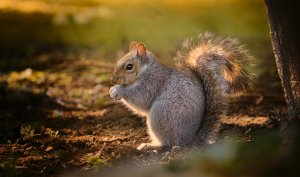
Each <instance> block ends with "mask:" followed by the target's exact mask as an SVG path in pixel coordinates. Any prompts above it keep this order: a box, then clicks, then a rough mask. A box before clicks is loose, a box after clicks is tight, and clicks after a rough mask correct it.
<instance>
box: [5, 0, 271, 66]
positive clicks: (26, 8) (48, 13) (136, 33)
mask: <svg viewBox="0 0 300 177" xmlns="http://www.w3.org/2000/svg"><path fill="white" fill-rule="evenodd" d="M0 24H1V26H0V57H1V58H2V59H8V58H20V57H21V58H22V57H32V56H35V55H38V54H42V53H48V52H53V51H57V50H59V51H62V52H64V53H66V54H69V55H78V56H79V55H80V56H81V57H85V58H89V59H101V60H105V61H108V62H111V61H112V60H114V59H115V57H116V56H117V55H118V54H119V53H118V52H120V50H121V51H122V50H126V49H127V45H128V43H130V41H133V40H135V41H143V42H144V43H145V44H147V46H148V47H149V48H150V49H151V50H153V51H154V52H155V53H156V54H157V55H159V56H162V57H163V58H170V56H172V55H173V53H174V51H175V49H176V47H177V46H178V45H179V44H180V43H181V42H182V41H183V40H184V39H185V38H187V37H191V36H194V35H196V34H198V33H200V32H204V31H210V32H213V33H217V34H220V35H225V36H232V37H237V38H239V39H240V40H241V41H242V42H243V43H246V44H247V46H248V47H250V49H253V50H256V49H260V50H261V49H262V48H261V47H262V46H263V47H264V48H263V49H264V50H269V45H270V42H269V32H268V24H267V19H266V14H265V7H264V4H263V1H261V0H153V1H147V0H110V1H104V0H1V2H0ZM254 52H259V51H254Z"/></svg>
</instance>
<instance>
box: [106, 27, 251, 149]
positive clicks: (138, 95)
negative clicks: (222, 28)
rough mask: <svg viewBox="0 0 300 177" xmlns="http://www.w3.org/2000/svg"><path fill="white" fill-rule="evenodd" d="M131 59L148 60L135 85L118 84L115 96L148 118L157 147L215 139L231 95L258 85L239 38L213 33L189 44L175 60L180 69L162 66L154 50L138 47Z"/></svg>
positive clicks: (113, 89)
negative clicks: (246, 64) (141, 50)
mask: <svg viewBox="0 0 300 177" xmlns="http://www.w3.org/2000/svg"><path fill="white" fill-rule="evenodd" d="M228 56H229V57H228ZM127 57H128V58H132V57H135V59H136V60H143V61H142V63H143V64H142V67H141V68H143V69H142V71H140V73H139V75H138V78H137V80H136V81H135V83H134V84H132V85H127V86H121V85H116V86H114V87H112V88H111V90H110V96H111V97H112V98H117V99H121V100H122V102H123V103H124V104H125V105H127V106H128V107H129V108H131V109H132V110H134V111H135V112H136V113H139V114H141V115H144V116H146V117H147V126H148V130H149V135H150V137H151V139H152V145H154V146H185V145H189V144H192V143H197V144H199V143H200V144H205V143H208V142H209V141H212V140H213V139H214V136H215V133H216V132H217V130H218V126H219V124H218V120H219V118H220V115H221V114H223V112H224V110H225V105H226V95H227V94H228V93H232V92H235V91H239V90H243V89H244V88H246V87H248V86H251V85H252V80H251V78H252V76H251V74H249V73H248V72H247V71H246V70H245V69H244V68H243V67H242V66H243V61H244V60H247V59H248V55H247V53H246V52H245V51H244V50H242V48H241V47H240V46H239V45H238V43H237V42H236V40H232V39H229V38H220V37H215V36H213V35H211V34H207V33H206V34H202V35H200V36H199V38H198V39H197V40H196V42H195V41H194V40H188V41H187V42H186V43H185V45H184V49H182V50H181V52H178V54H177V57H176V58H175V60H176V63H177V68H168V67H166V66H164V65H161V64H160V63H159V62H158V61H157V59H156V57H155V56H154V55H153V54H152V53H151V52H149V51H147V53H146V56H144V57H143V58H139V57H137V55H136V54H135V51H131V54H129V55H128V54H127ZM122 60H124V58H123V59H122ZM125 60H126V59H125ZM117 65H120V64H117ZM116 67H118V66H116ZM234 67H238V68H234ZM225 72H226V73H225ZM224 74H226V77H224Z"/></svg>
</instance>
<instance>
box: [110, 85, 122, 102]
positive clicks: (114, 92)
mask: <svg viewBox="0 0 300 177" xmlns="http://www.w3.org/2000/svg"><path fill="white" fill-rule="evenodd" d="M121 89H122V86H121V85H115V86H113V87H111V88H110V90H109V95H110V97H111V98H113V99H117V100H120V99H121V98H122V95H121Z"/></svg>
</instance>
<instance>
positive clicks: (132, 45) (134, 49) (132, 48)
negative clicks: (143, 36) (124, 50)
mask: <svg viewBox="0 0 300 177" xmlns="http://www.w3.org/2000/svg"><path fill="white" fill-rule="evenodd" d="M137 47H138V44H137V43H136V42H131V43H130V44H129V48H128V49H129V52H130V51H136V50H137Z"/></svg>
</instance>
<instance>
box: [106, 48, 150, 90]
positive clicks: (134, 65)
mask: <svg viewBox="0 0 300 177" xmlns="http://www.w3.org/2000/svg"><path fill="white" fill-rule="evenodd" d="M147 63H148V59H147V49H146V47H145V45H144V44H142V43H136V42H132V43H131V44H130V45H129V52H128V53H127V54H126V55H124V56H123V57H122V58H121V59H119V60H118V61H117V63H116V65H115V68H114V71H113V75H112V79H111V83H112V84H118V85H131V84H133V83H134V82H135V81H136V80H137V78H138V76H139V75H140V73H141V72H142V71H143V68H144V67H143V66H145V65H146V64H147Z"/></svg>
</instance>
